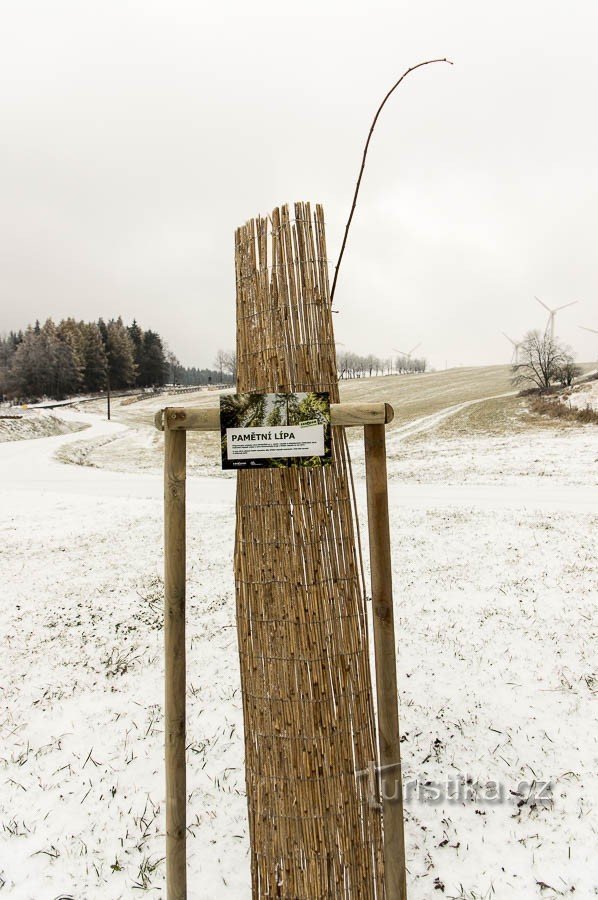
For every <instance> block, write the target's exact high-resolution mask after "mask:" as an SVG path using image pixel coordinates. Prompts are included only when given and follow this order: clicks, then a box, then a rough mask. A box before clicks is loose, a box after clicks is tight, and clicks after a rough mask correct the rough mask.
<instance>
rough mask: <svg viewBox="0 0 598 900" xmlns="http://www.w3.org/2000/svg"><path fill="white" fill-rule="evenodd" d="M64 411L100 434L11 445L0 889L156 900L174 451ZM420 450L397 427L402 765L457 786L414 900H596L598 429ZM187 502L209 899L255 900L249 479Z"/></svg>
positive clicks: (197, 769)
mask: <svg viewBox="0 0 598 900" xmlns="http://www.w3.org/2000/svg"><path fill="white" fill-rule="evenodd" d="M143 405H144V404H135V405H134V407H129V409H135V407H138V406H143ZM62 416H64V418H65V420H67V421H71V419H72V420H77V421H86V422H88V423H90V425H91V427H90V429H89V431H87V432H86V434H85V435H84V436H82V435H78V434H68V435H63V436H59V437H52V438H42V439H40V440H36V441H21V442H19V443H15V442H13V443H5V444H3V445H1V446H0V473H1V474H0V498H1V499H0V504H1V505H0V508H1V510H2V516H1V519H0V528H1V529H2V535H1V538H2V543H1V546H2V553H1V559H0V579H1V583H2V585H3V587H4V591H3V603H2V606H1V608H0V631H1V635H2V646H3V650H4V652H3V654H2V657H1V661H0V690H1V691H2V715H1V719H0V737H1V744H0V746H1V749H0V773H1V775H2V791H1V792H0V887H1V888H2V889H1V890H0V896H7V897H11V898H23V900H53V898H55V897H57V896H58V895H60V894H62V893H65V894H68V895H72V896H73V897H74V898H76V900H96V898H98V900H119V898H130V897H134V896H136V895H137V893H138V891H139V892H140V893H141V892H142V891H143V890H146V891H148V892H150V895H151V896H154V897H158V898H161V897H164V896H165V894H164V863H163V853H164V837H163V832H164V787H163V770H162V766H163V755H162V743H163V719H162V692H163V687H162V673H163V664H162V631H161V623H162V613H161V601H162V582H161V570H162V562H161V552H162V504H161V496H162V484H161V477H160V473H159V471H158V469H157V467H156V466H155V465H154V462H153V460H154V459H155V458H156V456H157V458H158V459H159V452H158V451H159V444H158V445H156V446H155V440H154V434H153V433H150V432H149V431H147V430H146V431H142V430H139V429H138V428H137V427H135V426H133V427H132V428H131V430H129V431H127V428H128V427H129V426H127V425H124V424H122V423H121V424H119V423H116V422H113V423H106V422H103V421H101V420H100V419H99V418H96V417H94V416H91V415H89V414H86V413H85V412H65V413H64V414H63V413H62V411H61V417H62ZM430 424H433V423H428V425H430ZM411 431H412V429H411ZM409 434H410V432H404V433H402V434H401V431H400V429H395V431H393V432H391V433H390V434H389V470H390V474H391V482H390V503H391V519H392V522H391V525H392V538H393V546H394V578H395V602H396V624H397V635H398V642H399V679H400V701H401V728H402V734H403V744H402V747H403V765H404V770H405V781H406V783H407V784H411V785H413V780H414V779H419V782H420V784H422V785H423V784H424V783H425V782H433V783H434V785H436V784H437V785H438V786H439V790H440V791H441V797H440V799H439V800H438V801H437V802H430V798H429V797H428V798H427V799H426V798H425V797H422V796H418V795H417V793H418V792H417V791H416V790H414V789H413V787H412V788H411V789H410V799H408V800H407V802H406V815H407V821H406V839H407V858H408V867H409V896H410V900H430V898H431V897H436V896H438V897H440V896H445V897H447V898H462V900H463V898H468V900H474V898H476V900H479V898H509V900H511V898H516V900H526V898H535V897H538V898H555V897H561V896H567V897H569V896H571V897H576V898H590V897H594V896H596V895H597V894H598V877H597V876H596V870H595V865H594V861H595V846H596V837H597V835H596V831H597V820H596V784H595V776H594V773H595V770H596V755H597V754H596V750H597V740H596V731H595V729H594V728H593V727H592V724H591V723H592V722H593V721H594V718H593V716H594V715H595V713H594V704H593V700H595V692H596V686H597V681H596V670H595V668H596V667H595V662H596V660H595V634H593V631H592V627H593V626H592V619H593V617H594V615H595V610H596V601H597V600H598V569H597V563H596V526H597V524H598V486H597V483H596V470H597V465H598V463H597V459H598V441H597V439H596V436H597V434H598V432H597V430H596V427H595V426H585V427H579V428H578V427H574V428H568V429H566V430H563V429H554V430H552V429H548V428H546V429H544V430H543V431H542V432H529V433H525V432H523V433H521V434H517V435H502V436H491V437H484V436H477V437H475V438H471V440H468V441H455V440H449V439H446V438H443V439H439V438H438V436H437V435H436V434H435V431H434V430H429V431H428V432H427V433H426V436H425V438H424V437H423V436H422V435H420V437H419V439H418V440H417V441H415V442H413V441H411V440H409V439H408V437H409ZM82 437H84V440H83V442H82ZM158 439H159V436H158ZM87 440H91V441H94V442H97V445H98V446H100V445H101V446H102V447H103V448H104V449H103V451H102V452H103V454H104V455H103V456H102V457H101V458H100V461H101V463H102V465H100V464H99V462H98V457H94V464H93V466H90V465H73V464H66V463H64V462H61V461H60V460H59V459H57V458H56V454H57V453H58V454H59V455H60V457H61V458H62V459H71V460H76V458H77V454H79V457H80V458H79V460H78V461H81V462H89V460H88V458H87V457H86V454H85V444H86V443H87ZM136 443H137V444H138V445H139V446H141V447H143V446H147V445H149V448H150V450H151V454H150V453H149V450H148V452H147V454H146V455H145V456H144V457H143V458H144V459H145V460H146V461H147V460H150V459H151V460H152V462H151V464H149V463H148V464H147V465H145V466H144V468H143V471H142V472H140V473H136V472H135V467H134V459H135V452H134V451H131V449H130V447H131V445H133V446H135V444H136ZM459 444H460V445H461V446H460V449H459ZM119 446H120V447H123V448H127V447H128V448H129V449H128V450H127V451H126V460H124V461H123V460H119V459H116V460H115V459H114V456H118V452H116V451H117V448H118V447H119ZM73 448H75V449H74V450H73ZM141 455H143V454H141ZM353 455H354V457H355V461H356V463H355V471H356V480H357V491H358V498H359V505H360V510H362V511H363V510H364V509H365V505H364V501H363V497H364V489H363V488H364V486H363V478H362V466H361V460H360V450H359V442H358V441H357V440H355V441H354V442H353ZM107 463H108V464H110V463H111V465H106V464H107ZM110 469H121V471H111V470H110ZM188 506H189V513H188V560H189V592H188V596H189V599H188V608H189V613H188V629H189V657H188V667H189V675H188V685H189V692H188V693H189V695H188V705H189V717H188V740H189V753H188V765H189V774H188V788H189V871H190V897H191V898H194V900H195V898H197V900H242V898H244V897H248V896H249V866H248V855H247V828H246V821H245V818H246V811H245V798H244V794H243V792H244V781H243V746H242V731H243V729H242V718H241V705H240V697H239V680H238V668H237V657H236V637H235V629H234V585H233V579H232V547H233V538H234V515H233V511H234V476H233V477H226V478H223V477H220V478H214V477H201V476H192V477H191V478H190V480H189V490H188ZM363 524H364V523H363V522H362V525H363ZM364 537H365V536H364ZM458 778H462V779H463V780H464V781H465V788H462V789H461V798H460V799H459V798H458V797H457V798H452V799H451V798H448V799H447V798H446V797H445V791H444V788H443V787H442V786H443V785H445V786H446V785H447V782H448V788H449V791H450V792H453V793H454V792H455V790H456V780H457V779H458ZM468 779H469V782H468V781H467V780H468ZM544 781H550V782H551V784H552V786H551V788H550V789H549V790H548V791H547V792H546V793H545V795H544V794H540V795H539V796H538V788H537V785H538V783H540V782H544ZM488 782H497V783H498V785H499V790H500V791H502V792H504V796H503V798H502V801H501V802H495V801H493V800H492V799H491V798H492V797H493V796H494V794H495V789H493V788H492V787H489V786H488ZM431 789H432V785H428V794H429V793H430V790H431ZM465 791H467V792H469V794H470V795H471V797H472V798H473V799H466V798H465V797H464V796H463V795H464V793H465ZM414 793H415V796H412V795H413V794H414ZM544 796H546V797H547V799H546V800H544V799H543V797H544Z"/></svg>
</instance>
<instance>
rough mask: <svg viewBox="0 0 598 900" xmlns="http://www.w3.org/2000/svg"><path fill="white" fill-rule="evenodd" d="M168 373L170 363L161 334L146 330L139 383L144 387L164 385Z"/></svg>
mask: <svg viewBox="0 0 598 900" xmlns="http://www.w3.org/2000/svg"><path fill="white" fill-rule="evenodd" d="M167 374H168V363H167V362H166V356H165V354H164V347H163V345H162V341H161V339H160V335H159V334H156V332H155V331H146V332H144V334H143V354H142V360H141V370H140V372H139V384H140V385H141V386H142V387H154V386H156V385H163V384H164V383H165V381H166V376H167Z"/></svg>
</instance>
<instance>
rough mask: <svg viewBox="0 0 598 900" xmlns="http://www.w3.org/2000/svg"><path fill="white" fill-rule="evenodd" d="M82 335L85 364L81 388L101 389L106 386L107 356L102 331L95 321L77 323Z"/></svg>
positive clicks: (93, 390)
mask: <svg viewBox="0 0 598 900" xmlns="http://www.w3.org/2000/svg"><path fill="white" fill-rule="evenodd" d="M79 327H80V329H81V332H82V335H83V347H84V356H85V366H84V369H83V388H84V390H86V391H90V392H91V393H93V392H95V391H102V390H104V388H105V387H106V373H107V369H108V357H107V355H106V348H105V347H104V341H103V340H102V333H101V331H100V329H99V326H98V325H96V323H95V322H89V323H86V322H81V323H80V325H79Z"/></svg>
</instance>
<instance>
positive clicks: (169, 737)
mask: <svg viewBox="0 0 598 900" xmlns="http://www.w3.org/2000/svg"><path fill="white" fill-rule="evenodd" d="M168 413H169V410H168V409H166V410H165V411H164V426H165V427H164V595H165V608H164V650H165V687H166V691H165V738H166V742H165V761H166V885H167V898H168V900H186V897H187V862H186V836H187V834H186V833H187V822H186V805H187V779H186V761H185V692H186V672H185V555H186V554H185V476H186V467H187V461H186V437H187V436H186V432H184V431H172V430H171V429H170V428H169V427H168Z"/></svg>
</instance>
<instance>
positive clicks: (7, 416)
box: [0, 407, 86, 443]
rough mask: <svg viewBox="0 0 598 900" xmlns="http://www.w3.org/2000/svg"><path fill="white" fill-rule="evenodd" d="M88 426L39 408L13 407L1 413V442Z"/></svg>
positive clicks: (77, 429)
mask: <svg viewBox="0 0 598 900" xmlns="http://www.w3.org/2000/svg"><path fill="white" fill-rule="evenodd" d="M85 427H86V426H85V425H82V424H81V423H80V422H76V421H72V420H70V421H65V420H64V419H60V418H58V417H57V416H54V415H52V414H49V413H45V412H42V411H38V410H26V409H19V408H18V407H12V408H11V409H9V410H6V411H5V412H3V413H2V414H1V415H0V443H4V442H5V441H22V440H29V439H31V438H42V437H48V436H50V435H57V434H68V433H70V432H73V431H81V430H82V429H84V428H85Z"/></svg>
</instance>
